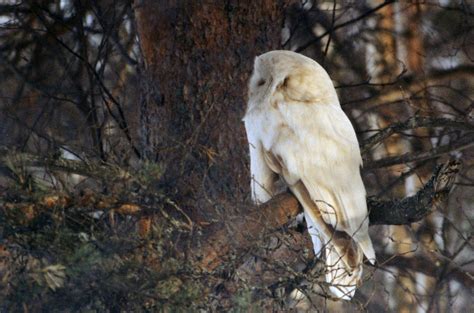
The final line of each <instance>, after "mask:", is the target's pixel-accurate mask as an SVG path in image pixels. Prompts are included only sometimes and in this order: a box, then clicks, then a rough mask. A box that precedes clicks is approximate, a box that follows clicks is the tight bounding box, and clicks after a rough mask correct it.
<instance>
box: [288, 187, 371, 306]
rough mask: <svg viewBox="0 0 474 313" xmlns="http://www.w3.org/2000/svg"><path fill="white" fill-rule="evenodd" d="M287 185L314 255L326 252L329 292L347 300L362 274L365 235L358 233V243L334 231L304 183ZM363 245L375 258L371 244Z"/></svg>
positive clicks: (368, 253)
mask: <svg viewBox="0 0 474 313" xmlns="http://www.w3.org/2000/svg"><path fill="white" fill-rule="evenodd" d="M290 188H291V190H292V192H293V194H294V195H295V196H296V198H298V200H299V202H300V203H301V205H302V206H303V208H304V212H305V217H306V221H307V225H308V231H309V233H310V235H311V239H312V241H313V248H314V252H315V255H316V256H319V255H320V254H321V252H322V251H321V250H324V252H325V257H326V277H325V278H326V282H327V283H328V284H330V286H329V289H330V291H331V292H332V293H333V294H334V296H336V297H338V298H340V299H343V300H350V299H351V298H352V297H353V296H354V294H355V290H356V288H357V285H358V284H359V282H360V279H361V277H362V262H363V257H364V252H365V250H363V249H362V248H361V246H360V245H361V244H362V245H364V244H365V240H364V237H362V236H361V237H362V238H361V239H362V240H361V243H359V242H357V243H356V241H354V239H353V238H351V237H350V236H349V235H347V234H346V233H345V232H338V231H334V229H332V228H331V227H330V226H329V225H327V224H326V223H325V222H324V220H323V219H322V217H321V214H320V213H319V210H318V207H317V206H316V204H315V203H314V202H313V201H312V200H311V197H310V196H309V194H308V191H307V190H306V188H305V187H304V185H303V184H300V183H298V184H295V185H293V186H291V187H290ZM367 238H368V237H367ZM369 242H370V239H369ZM365 247H366V248H367V249H366V251H367V258H371V257H372V256H373V257H374V258H375V253H373V248H372V247H371V245H370V246H368V245H365ZM321 248H322V249H321ZM371 251H372V252H371Z"/></svg>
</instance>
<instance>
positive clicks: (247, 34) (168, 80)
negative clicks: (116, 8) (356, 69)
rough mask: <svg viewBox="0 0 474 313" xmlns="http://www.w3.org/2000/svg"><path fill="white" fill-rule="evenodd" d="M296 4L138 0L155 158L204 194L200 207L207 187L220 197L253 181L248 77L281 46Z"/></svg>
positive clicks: (181, 183) (176, 179)
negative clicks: (288, 11)
mask: <svg viewBox="0 0 474 313" xmlns="http://www.w3.org/2000/svg"><path fill="white" fill-rule="evenodd" d="M289 2H291V1H289V0H280V1H274V0H265V1H184V0H182V1H171V0H162V1H151V0H143V1H136V2H135V6H134V8H135V13H136V19H137V25H138V31H139V36H140V42H141V47H142V52H143V56H144V59H145V63H146V64H145V72H146V76H147V79H148V80H149V81H148V83H147V84H145V85H146V86H148V87H147V89H148V90H144V91H143V92H144V93H146V94H147V95H148V97H146V98H147V99H148V103H147V105H146V107H147V110H148V112H145V114H146V115H147V120H148V123H149V125H145V127H144V129H145V130H146V132H147V133H148V136H150V137H152V139H155V140H156V143H154V144H151V145H152V147H146V148H147V149H146V150H148V151H151V155H148V158H151V159H153V160H160V161H161V162H165V164H164V168H165V171H166V175H165V177H167V178H168V180H167V183H168V185H169V182H170V181H171V182H172V183H173V184H175V186H176V187H177V188H178V190H179V191H180V194H188V195H189V194H190V193H191V194H192V195H196V196H197V197H198V198H199V199H193V201H194V202H193V204H194V205H199V200H200V198H203V196H202V194H204V193H203V190H204V191H205V192H206V194H210V196H211V197H212V198H214V199H216V198H220V197H226V196H225V194H231V193H230V192H229V190H232V192H234V190H235V191H238V190H239V189H238V188H237V186H247V185H248V183H247V181H248V176H247V175H248V174H247V172H248V171H247V170H246V168H247V164H246V163H247V160H246V158H243V157H242V156H245V155H246V154H247V151H246V150H247V142H246V138H245V132H244V128H243V124H242V122H241V118H242V117H243V114H244V110H245V106H246V93H247V87H246V84H247V79H248V77H249V75H250V72H251V69H252V66H253V60H254V58H255V56H257V55H259V54H261V53H264V52H266V51H269V50H273V49H278V48H280V44H281V42H280V32H281V31H280V29H281V25H282V23H283V18H284V15H285V14H284V10H285V8H286V7H287V6H288V4H289ZM149 154H150V153H149ZM191 160H192V163H191V162H190V161H191ZM191 164H192V167H191ZM203 177H204V179H203ZM206 182H207V183H209V182H211V183H210V184H209V185H212V186H205V184H206ZM223 191H227V192H223ZM240 192H242V191H240ZM244 192H245V193H246V194H247V190H244ZM240 196H241V195H238V194H234V197H235V198H237V197H240ZM188 198H190V197H188ZM191 198H193V197H191ZM241 199H242V198H241ZM190 205H191V204H190Z"/></svg>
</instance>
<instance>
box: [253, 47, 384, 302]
mask: <svg viewBox="0 0 474 313" xmlns="http://www.w3.org/2000/svg"><path fill="white" fill-rule="evenodd" d="M244 122H245V128H246V130H247V137H248V141H249V147H250V170H251V176H252V182H251V187H252V199H253V200H254V201H255V202H256V203H263V202H265V201H267V200H269V199H270V198H271V197H272V196H273V195H274V192H275V182H276V180H277V178H278V175H280V176H281V177H282V178H283V179H284V181H285V182H286V184H287V185H288V186H289V188H290V189H291V191H292V192H293V194H294V195H295V196H296V197H297V198H298V200H299V202H300V203H301V205H302V206H303V208H304V213H305V217H306V221H307V225H308V230H309V233H310V234H311V238H312V241H313V247H314V251H315V254H316V255H318V256H321V252H322V251H323V250H324V255H325V260H326V268H327V274H326V281H327V282H328V283H330V284H331V286H330V290H331V291H332V292H333V294H334V295H335V296H337V297H339V298H342V299H350V298H352V296H353V295H354V292H355V288H356V285H357V284H358V283H359V281H360V278H361V275H362V261H363V255H364V254H365V256H366V257H367V259H369V260H370V261H371V262H374V261H375V252H374V249H373V247H372V242H371V240H370V238H369V235H368V218H367V205H366V198H365V196H366V193H365V188H364V185H363V182H362V179H361V176H360V166H361V165H362V159H361V156H360V150H359V145H358V142H357V137H356V134H355V131H354V128H353V127H352V125H351V122H350V121H349V119H348V118H347V116H346V114H345V113H344V112H343V111H342V109H341V107H340V104H339V100H338V98H337V94H336V91H335V89H334V86H333V84H332V81H331V79H330V78H329V76H328V74H327V73H326V71H325V70H324V69H323V68H322V67H321V66H320V65H319V64H317V63H316V62H315V61H313V60H311V59H309V58H307V57H305V56H302V55H300V54H297V53H294V52H290V51H271V52H268V53H265V54H263V55H261V56H259V57H257V58H256V59H255V65H254V72H253V74H252V77H251V79H250V83H249V101H248V107H247V111H246V114H245V117H244Z"/></svg>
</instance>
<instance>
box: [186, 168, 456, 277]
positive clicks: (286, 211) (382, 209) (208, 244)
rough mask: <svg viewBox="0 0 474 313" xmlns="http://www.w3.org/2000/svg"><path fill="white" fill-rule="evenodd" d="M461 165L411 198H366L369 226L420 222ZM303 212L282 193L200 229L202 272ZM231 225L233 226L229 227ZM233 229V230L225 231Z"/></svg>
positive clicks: (441, 197)
mask: <svg viewBox="0 0 474 313" xmlns="http://www.w3.org/2000/svg"><path fill="white" fill-rule="evenodd" d="M459 167H460V163H459V162H458V161H450V162H448V163H446V164H444V165H443V166H441V167H439V168H438V169H437V170H436V172H435V174H434V175H433V177H432V178H431V179H430V181H429V182H428V183H427V184H426V185H425V186H424V187H423V188H422V189H421V190H420V191H419V192H418V193H417V194H416V195H414V196H413V197H409V198H405V199H402V200H392V201H380V200H376V199H374V198H369V199H368V202H367V203H368V208H369V212H370V215H369V220H370V224H371V225H378V224H386V225H400V224H410V223H413V222H416V221H419V220H420V219H422V218H423V217H424V216H426V215H427V214H429V213H430V212H432V210H433V209H434V208H436V207H437V206H438V205H439V204H440V203H441V202H442V201H443V200H445V199H446V198H447V195H448V193H449V191H450V190H451V188H452V187H453V184H454V180H455V177H456V174H457V173H458V172H459ZM301 212H302V209H301V207H300V206H299V204H298V201H297V200H296V198H295V197H294V196H293V195H291V194H290V193H283V194H280V195H278V196H276V197H274V198H273V199H272V200H270V201H269V202H267V203H265V204H263V205H261V206H259V207H257V208H255V209H253V210H252V211H251V212H249V213H248V214H246V216H245V217H242V216H238V217H236V219H235V221H234V220H227V222H228V223H226V225H211V226H210V227H207V228H206V229H204V230H203V232H204V234H203V237H202V238H203V240H202V242H204V243H205V244H204V245H199V246H197V247H196V249H195V250H194V251H193V254H194V255H196V256H198V259H200V264H201V267H202V268H203V269H207V270H214V269H216V268H217V267H218V266H219V265H220V264H222V263H223V261H225V260H228V259H229V257H230V255H229V254H230V252H231V251H234V250H235V251H236V252H237V254H240V253H242V252H245V251H246V250H247V249H249V248H251V247H252V246H255V245H257V244H258V243H259V242H260V241H259V238H262V237H264V236H265V235H266V234H268V233H269V232H271V231H275V230H277V229H278V228H280V227H282V226H284V225H285V224H287V223H288V221H290V220H291V219H293V218H295V217H296V215H298V214H299V213H301ZM229 225H232V226H229ZM228 227H232V229H230V230H229V229H228Z"/></svg>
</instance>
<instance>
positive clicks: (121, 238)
mask: <svg viewBox="0 0 474 313" xmlns="http://www.w3.org/2000/svg"><path fill="white" fill-rule="evenodd" d="M473 15H474V3H472V2H471V1H450V0H433V1H428V0H427V1H376V0H366V1H316V0H314V1H311V0H307V1H290V0H274V1H270V0H262V1H257V2H252V1H232V0H230V1H204V0H203V1H150V0H148V1H147V0H142V1H125V0H124V1H119V0H103V1H84V0H77V1H75V0H61V1H43V0H41V1H13V0H12V1H8V0H3V1H0V86H1V88H0V198H1V200H0V209H1V213H0V236H1V237H0V277H1V278H0V311H2V312H17V311H18V312H20V311H22V312H40V311H51V312H53V311H71V312H75V311H81V312H82V311H84V312H85V311H98V312H102V311H110V312H121V311H198V310H203V311H221V310H236V311H239V310H241V311H250V312H252V311H265V312H272V311H295V312H296V311H298V312H306V311H309V312H319V311H322V312H326V311H330V312H359V311H370V312H472V311H474V302H473V299H472V296H473V295H472V291H473V287H474V280H473V273H474V254H473V246H472V244H473V241H472V229H473V227H472V225H473V219H474V210H473V205H474V121H473V119H474V111H473V110H474V103H473V96H474V88H473V87H474V76H473V74H474V63H473V62H474V28H473V26H474V18H473ZM274 49H286V50H293V51H297V52H300V53H302V54H305V55H307V56H309V57H311V58H313V59H314V60H316V61H317V62H319V63H320V64H321V65H322V66H323V67H324V68H325V69H326V70H327V71H328V73H329V75H330V77H331V78H332V79H333V82H334V85H335V86H336V89H337V92H338V94H339V98H340V102H341V106H342V108H343V109H344V111H345V112H346V114H347V115H348V116H349V117H350V119H351V121H352V123H353V125H354V127H355V129H356V131H357V134H358V137H359V142H360V144H361V149H362V153H363V158H364V169H363V170H362V173H363V178H364V181H365V183H366V188H367V191H368V194H369V195H371V196H374V197H376V198H377V199H403V198H406V197H409V196H413V195H415V194H416V193H417V191H418V190H420V188H422V187H423V186H424V185H425V184H426V183H427V181H428V180H429V179H430V177H431V176H432V175H433V173H434V171H435V168H436V166H437V164H442V163H443V162H446V161H447V160H449V159H456V160H459V161H461V162H462V168H461V171H460V173H459V174H458V175H457V179H456V182H455V188H454V190H453V191H452V192H451V194H450V195H449V198H448V199H447V200H446V201H443V203H442V205H439V206H438V207H437V209H436V210H435V211H434V212H433V213H431V214H430V215H428V216H426V217H425V218H423V219H422V220H421V221H419V222H416V223H411V224H410V223H409V222H407V223H406V225H398V226H394V225H380V226H373V227H371V229H370V234H371V238H372V240H373V241H374V244H375V246H376V252H377V256H378V258H379V264H378V265H377V266H376V267H371V268H367V269H366V271H365V273H366V276H367V277H366V278H365V279H364V283H363V286H361V288H360V290H359V291H358V296H357V297H356V298H355V299H354V300H353V301H352V302H349V303H348V302H344V303H342V302H339V301H332V300H331V298H330V297H329V296H328V295H327V294H326V292H325V290H326V289H325V288H324V286H323V287H321V286H319V285H321V284H320V281H318V280H317V279H315V280H312V279H313V278H314V277H317V276H318V275H317V271H316V273H314V268H317V266H314V261H312V257H311V256H310V255H309V253H310V252H308V251H306V250H304V249H306V248H307V247H306V248H301V249H302V250H301V255H302V260H301V262H300V263H301V264H299V265H298V266H297V267H294V268H292V269H291V270H289V269H285V265H284V264H280V263H278V262H277V261H275V260H278V256H279V255H285V254H288V251H287V250H291V249H292V248H295V247H296V246H295V244H294V241H293V240H296V239H298V238H299V237H291V235H289V234H288V233H285V231H284V230H283V231H281V230H280V231H279V232H277V233H276V234H275V233H274V232H272V233H271V234H270V235H268V234H267V237H271V238H270V239H269V238H266V239H265V240H263V241H264V242H265V244H263V243H262V247H259V248H254V249H253V250H251V249H247V250H246V251H245V252H242V251H239V253H237V252H236V253H235V258H234V259H232V260H230V261H226V262H224V263H223V264H221V266H220V267H219V268H216V269H213V271H210V272H209V271H208V272H204V271H202V270H197V269H196V267H195V266H194V265H193V263H192V262H191V261H189V260H188V258H187V253H188V251H195V250H196V249H197V250H199V245H200V244H201V243H200V240H196V238H198V237H199V234H200V229H201V228H205V227H206V226H207V225H209V224H211V223H221V224H226V223H228V224H230V225H232V223H233V222H232V221H233V219H239V218H241V217H242V216H244V215H245V214H246V212H248V210H250V208H252V205H251V204H250V201H249V186H250V184H249V181H250V178H249V165H248V161H249V159H248V152H247V149H248V147H247V141H246V137H245V131H244V127H243V123H242V122H241V118H242V117H243V115H244V112H245V107H246V104H245V103H246V92H247V86H246V85H247V79H248V78H249V76H250V73H251V70H252V66H253V59H254V57H255V56H257V55H259V54H261V53H264V52H266V51H269V50H274ZM289 227H290V228H292V227H293V228H292V229H293V230H294V232H295V233H302V232H304V231H303V230H299V229H298V227H297V226H289ZM229 229H230V230H229V232H231V233H232V231H233V230H232V227H230V228H229ZM295 229H296V230H295ZM306 235H307V234H306ZM296 236H297V235H296ZM306 237H307V236H306ZM295 238H296V239H295ZM263 241H262V242H263ZM275 242H276V243H277V244H276V246H277V247H276V246H275ZM196 247H198V248H196ZM269 247H270V248H269ZM298 247H299V246H298ZM193 249H194V250H193ZM295 249H296V248H295ZM269 250H272V252H269ZM303 250H304V251H303ZM275 251H277V252H276V253H275ZM256 273H259V274H256ZM296 290H299V291H298V292H296Z"/></svg>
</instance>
